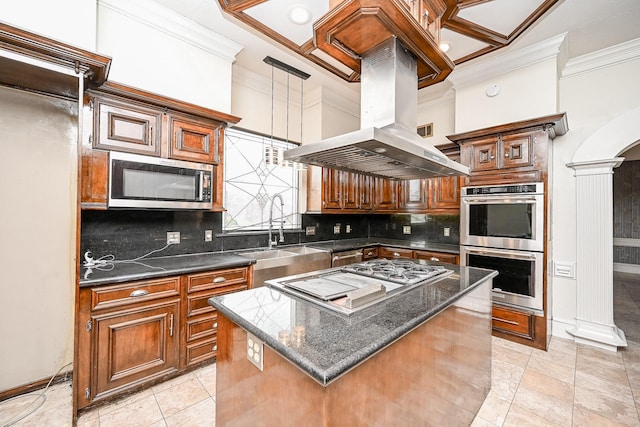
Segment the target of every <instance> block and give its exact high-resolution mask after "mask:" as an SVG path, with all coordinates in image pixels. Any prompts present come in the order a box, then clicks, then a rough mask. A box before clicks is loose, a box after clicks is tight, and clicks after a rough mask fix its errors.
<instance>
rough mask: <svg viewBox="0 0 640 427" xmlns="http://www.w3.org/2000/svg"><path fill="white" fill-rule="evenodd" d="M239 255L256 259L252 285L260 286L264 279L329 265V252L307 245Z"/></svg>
mask: <svg viewBox="0 0 640 427" xmlns="http://www.w3.org/2000/svg"><path fill="white" fill-rule="evenodd" d="M240 255H242V256H244V257H247V258H251V259H254V260H256V263H255V264H254V266H253V286H254V287H258V286H262V285H263V284H264V282H265V280H271V279H277V278H280V277H285V276H291V275H294V274H301V273H308V272H310V271H316V270H322V269H325V268H329V267H331V254H330V253H329V252H327V251H323V250H321V249H315V248H310V247H308V246H292V247H287V248H283V249H268V250H256V251H252V252H242V253H240Z"/></svg>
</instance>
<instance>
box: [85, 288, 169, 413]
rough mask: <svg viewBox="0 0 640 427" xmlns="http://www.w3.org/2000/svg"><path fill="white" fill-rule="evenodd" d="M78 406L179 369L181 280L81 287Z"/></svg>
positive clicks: (146, 382)
mask: <svg viewBox="0 0 640 427" xmlns="http://www.w3.org/2000/svg"><path fill="white" fill-rule="evenodd" d="M79 304H80V307H79V314H78V318H77V319H78V327H77V330H78V340H77V346H78V349H77V350H78V352H77V360H76V364H77V365H78V367H77V369H76V370H75V372H76V376H77V381H78V382H77V384H78V386H77V407H78V409H81V408H84V407H86V406H88V405H89V404H91V403H93V402H96V401H100V400H104V399H106V398H108V397H111V396H113V395H115V394H117V393H120V392H122V391H124V390H127V389H133V388H135V387H138V386H141V385H143V384H148V383H151V382H154V381H157V380H159V379H161V378H163V377H167V376H170V375H171V374H175V373H177V372H178V361H179V358H178V356H179V354H178V345H179V322H180V279H179V278H178V277H169V278H162V279H154V280H142V281H136V282H130V283H124V284H116V285H107V286H98V287H93V288H81V289H80V291H79Z"/></svg>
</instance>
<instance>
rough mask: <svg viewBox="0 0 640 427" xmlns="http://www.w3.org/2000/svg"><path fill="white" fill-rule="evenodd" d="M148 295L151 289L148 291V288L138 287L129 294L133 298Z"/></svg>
mask: <svg viewBox="0 0 640 427" xmlns="http://www.w3.org/2000/svg"><path fill="white" fill-rule="evenodd" d="M146 295H149V291H147V290H146V289H136V290H135V291H133V292H131V293H130V294H129V296H130V297H132V298H136V297H143V296H146Z"/></svg>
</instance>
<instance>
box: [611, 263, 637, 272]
mask: <svg viewBox="0 0 640 427" xmlns="http://www.w3.org/2000/svg"><path fill="white" fill-rule="evenodd" d="M613 271H617V272H620V273H631V274H640V265H638V264H623V263H621V262H614V263H613Z"/></svg>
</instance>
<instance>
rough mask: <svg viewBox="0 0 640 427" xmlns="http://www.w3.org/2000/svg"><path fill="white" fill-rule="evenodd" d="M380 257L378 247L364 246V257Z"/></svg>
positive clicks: (366, 258) (365, 258) (364, 258)
mask: <svg viewBox="0 0 640 427" xmlns="http://www.w3.org/2000/svg"><path fill="white" fill-rule="evenodd" d="M375 258H378V248H364V249H363V250H362V259H363V260H368V259H375Z"/></svg>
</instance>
